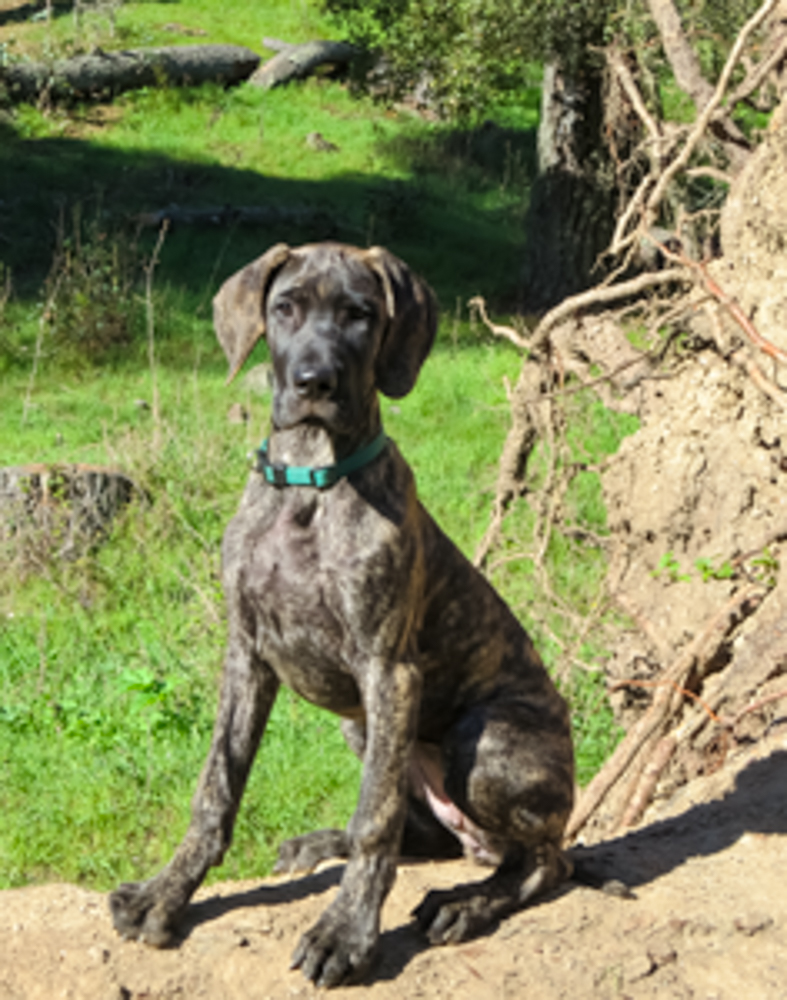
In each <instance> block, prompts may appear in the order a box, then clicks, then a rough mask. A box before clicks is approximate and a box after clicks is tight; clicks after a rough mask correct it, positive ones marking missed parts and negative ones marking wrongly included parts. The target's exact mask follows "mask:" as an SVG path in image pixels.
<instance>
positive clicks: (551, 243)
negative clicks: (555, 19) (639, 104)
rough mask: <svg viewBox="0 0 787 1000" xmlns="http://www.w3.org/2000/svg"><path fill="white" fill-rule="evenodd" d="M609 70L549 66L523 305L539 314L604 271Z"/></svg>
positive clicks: (611, 208) (609, 181)
mask: <svg viewBox="0 0 787 1000" xmlns="http://www.w3.org/2000/svg"><path fill="white" fill-rule="evenodd" d="M603 124H604V106H603V76H602V72H601V70H600V69H598V70H595V69H590V68H586V69H585V70H584V71H583V73H582V75H581V76H580V75H577V76H575V77H571V76H569V75H568V74H567V73H565V72H563V70H562V69H561V68H560V66H558V65H557V64H556V63H548V64H547V65H546V66H545V67H544V83H543V91H542V103H541V122H540V125H539V131H538V160H539V164H538V166H539V172H538V176H537V178H536V181H535V183H534V185H533V191H532V195H531V201H530V208H529V211H528V216H527V220H526V229H527V244H526V249H525V269H524V276H523V287H522V293H523V294H522V300H523V301H522V306H523V308H524V309H525V311H527V312H541V311H542V310H545V309H548V308H550V307H551V306H553V305H555V304H556V303H557V302H559V301H560V300H561V299H564V298H565V297H566V296H568V295H573V294H574V293H575V292H579V291H582V290H583V289H585V288H587V287H588V286H589V285H590V284H592V283H594V282H595V281H597V280H598V278H599V277H600V276H601V274H600V271H599V270H598V257H599V254H600V253H601V252H602V251H603V250H604V249H605V248H606V247H607V245H608V244H609V240H610V238H611V236H612V230H613V226H614V218H615V208H616V205H617V193H616V188H615V171H614V167H613V164H612V162H611V159H610V157H609V156H608V154H607V151H606V149H607V147H606V143H605V142H604V135H603Z"/></svg>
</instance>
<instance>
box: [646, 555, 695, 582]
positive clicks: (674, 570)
mask: <svg viewBox="0 0 787 1000" xmlns="http://www.w3.org/2000/svg"><path fill="white" fill-rule="evenodd" d="M662 574H664V575H665V576H666V577H667V579H668V580H669V581H670V583H678V582H679V581H681V580H690V579H691V577H690V576H689V574H688V573H681V571H680V562H679V561H678V557H677V556H676V555H675V553H674V552H665V553H664V555H663V556H662V557H661V558H660V559H659V561H658V563H657V564H656V568H655V569H654V570H653V573H652V576H653V577H654V578H655V579H657V580H658V579H659V577H661V575H662Z"/></svg>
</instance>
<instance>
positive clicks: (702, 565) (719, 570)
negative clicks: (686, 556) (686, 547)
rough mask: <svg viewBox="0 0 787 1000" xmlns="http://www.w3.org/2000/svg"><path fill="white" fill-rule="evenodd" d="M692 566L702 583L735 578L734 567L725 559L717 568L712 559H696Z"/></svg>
mask: <svg viewBox="0 0 787 1000" xmlns="http://www.w3.org/2000/svg"><path fill="white" fill-rule="evenodd" d="M694 565H695V566H696V567H697V569H698V570H699V573H700V576H701V577H702V582H703V583H708V581H709V580H731V579H732V577H733V576H735V567H734V566H733V565H732V563H731V562H730V561H729V559H725V560H724V562H723V563H720V564H719V565H718V566H717V565H714V563H713V560H712V559H705V558H701V559H697V560H696V561H695V563H694Z"/></svg>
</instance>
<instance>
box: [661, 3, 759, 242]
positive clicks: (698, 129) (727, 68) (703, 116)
mask: <svg viewBox="0 0 787 1000" xmlns="http://www.w3.org/2000/svg"><path fill="white" fill-rule="evenodd" d="M777 2H778V0H765V3H763V4H762V5H761V6H760V8H759V10H757V12H756V13H755V14H754V15H752V17H750V18H749V20H748V21H747V22H746V24H744V26H743V27H742V28H741V30H740V32H739V33H738V37H737V38H736V39H735V43H734V45H733V46H732V50H731V52H730V54H729V56H728V57H727V61H726V63H725V64H724V68H723V69H722V71H721V75H720V76H719V79H718V82H717V84H716V87H715V89H714V91H713V93H712V94H711V96H710V98H709V99H708V101H707V103H706V104H705V107H704V108H703V109H702V112H701V113H700V114H699V115H698V116H697V120H696V122H695V123H694V127H693V128H692V129H691V131H690V132H689V135H688V137H687V139H686V141H685V143H684V145H683V148H682V149H681V151H680V153H679V154H678V155H677V156H676V157H675V159H674V160H673V161H672V162H671V163H670V164H669V166H668V167H667V168H666V169H665V170H664V172H663V173H662V174H661V176H660V177H659V179H658V181H657V182H656V186H655V187H654V189H653V191H652V192H651V194H650V197H649V198H648V200H647V203H646V206H645V211H644V224H645V226H650V225H652V223H653V222H654V221H655V218H656V209H657V208H658V207H659V205H660V204H661V201H662V199H663V198H664V195H665V194H666V191H667V188H668V187H669V185H670V184H671V183H672V181H673V180H674V179H675V177H676V176H677V174H678V173H680V171H681V170H683V169H684V168H685V167H687V166H688V163H689V160H690V159H691V156H692V153H693V152H694V150H695V149H696V147H697V144H698V143H699V141H700V139H701V138H702V136H703V135H704V133H705V131H706V129H707V127H708V125H709V123H710V121H711V119H712V118H713V116H714V114H715V113H716V111H717V109H718V108H719V106H720V105H721V102H722V100H723V99H724V95H725V93H726V91H727V87H728V86H729V82H730V77H731V76H732V73H733V70H734V69H735V67H736V66H737V64H738V62H739V60H740V57H741V53H742V52H743V49H744V46H745V45H746V42H747V41H748V40H749V37H750V36H751V34H752V33H753V32H754V31H756V30H757V28H759V26H760V25H761V24H762V22H763V21H764V20H765V19H766V18H767V17H768V15H769V14H771V13H772V12H773V10H774V8H775V6H776V4H777Z"/></svg>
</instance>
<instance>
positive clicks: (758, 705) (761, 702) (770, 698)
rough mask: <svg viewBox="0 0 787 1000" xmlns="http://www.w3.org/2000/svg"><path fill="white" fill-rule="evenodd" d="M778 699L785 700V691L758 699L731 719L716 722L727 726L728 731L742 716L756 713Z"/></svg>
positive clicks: (786, 695) (786, 692) (786, 694)
mask: <svg viewBox="0 0 787 1000" xmlns="http://www.w3.org/2000/svg"><path fill="white" fill-rule="evenodd" d="M780 698H787V689H785V690H784V691H776V692H775V693H774V694H769V695H766V696H765V697H764V698H758V699H757V701H754V702H752V703H751V705H747V706H746V708H742V709H741V710H740V712H738V714H737V715H736V716H734V717H733V718H732V719H729V718H722V719H719V720H718V721H719V722H721V724H722V725H723V726H728V727H729V728H730V729H734V728H735V726H737V725H738V723H739V722H740V721H741V719H742V718H743V717H744V715H748V714H749V712H756V711H757V709H758V708H763V707H764V706H765V705H769V704H770V703H771V702H772V701H778V700H779V699H780Z"/></svg>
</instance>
